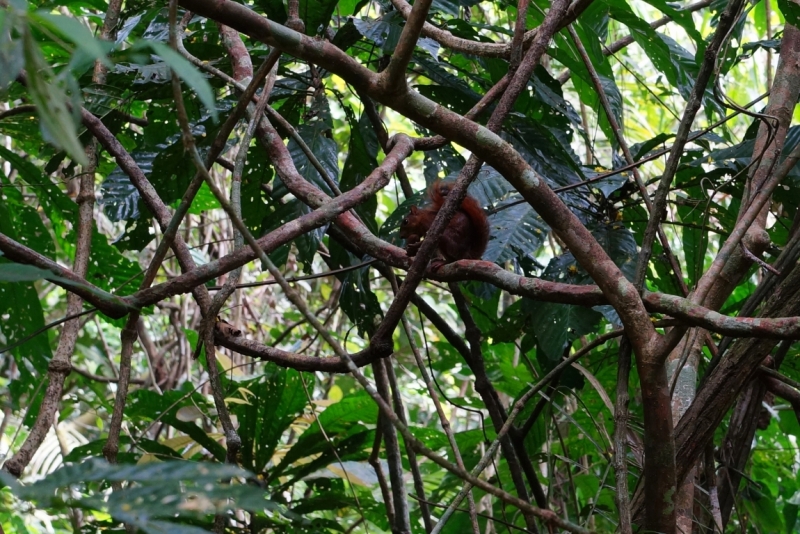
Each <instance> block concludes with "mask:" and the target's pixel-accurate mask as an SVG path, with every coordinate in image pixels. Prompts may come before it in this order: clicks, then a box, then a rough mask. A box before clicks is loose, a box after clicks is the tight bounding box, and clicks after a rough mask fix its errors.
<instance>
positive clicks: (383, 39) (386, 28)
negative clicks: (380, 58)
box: [352, 11, 403, 54]
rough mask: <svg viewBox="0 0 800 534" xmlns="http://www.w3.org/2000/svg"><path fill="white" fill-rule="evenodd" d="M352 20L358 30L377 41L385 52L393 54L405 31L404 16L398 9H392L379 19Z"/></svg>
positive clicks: (367, 37) (370, 39) (377, 44)
mask: <svg viewBox="0 0 800 534" xmlns="http://www.w3.org/2000/svg"><path fill="white" fill-rule="evenodd" d="M352 20H353V24H354V25H355V27H356V29H357V30H358V32H359V33H360V34H361V35H363V36H364V37H365V38H366V39H368V40H369V41H372V42H373V43H375V45H376V46H378V47H379V48H380V49H381V50H382V51H383V53H384V54H391V53H392V52H393V51H394V49H395V47H396V46H397V41H398V40H399V39H400V34H401V33H402V32H403V28H402V24H403V17H401V16H400V14H399V13H397V11H390V12H389V13H387V14H386V15H384V16H383V17H381V18H379V19H358V18H354V19H352Z"/></svg>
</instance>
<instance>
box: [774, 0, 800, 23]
mask: <svg viewBox="0 0 800 534" xmlns="http://www.w3.org/2000/svg"><path fill="white" fill-rule="evenodd" d="M778 9H780V10H781V13H783V17H784V18H785V19H786V23H787V24H791V25H792V26H794V27H800V6H799V5H797V4H796V3H795V2H793V1H792V0H778Z"/></svg>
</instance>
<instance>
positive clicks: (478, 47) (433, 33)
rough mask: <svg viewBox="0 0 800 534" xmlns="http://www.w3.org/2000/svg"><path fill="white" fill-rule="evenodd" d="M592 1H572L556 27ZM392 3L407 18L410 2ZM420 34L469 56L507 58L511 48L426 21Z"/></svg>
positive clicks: (528, 35) (528, 34)
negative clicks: (454, 31)
mask: <svg viewBox="0 0 800 534" xmlns="http://www.w3.org/2000/svg"><path fill="white" fill-rule="evenodd" d="M591 3H592V0H576V1H575V2H573V3H572V4H571V5H570V6H569V9H568V10H567V16H566V18H565V19H564V20H563V21H562V22H561V24H559V27H558V29H559V30H560V29H562V28H564V27H566V26H567V25H569V24H572V23H573V22H575V20H576V19H577V18H578V17H579V16H580V14H581V13H583V11H584V10H585V9H586V8H587V7H589V4H591ZM392 5H394V7H395V9H397V11H398V12H399V13H400V14H401V15H402V16H403V18H404V19H408V18H409V16H410V14H411V9H412V7H411V4H409V3H408V2H406V0H392ZM537 31H538V28H535V29H533V30H530V31H528V32H526V33H525V36H524V38H523V49H527V48H528V47H529V46H530V45H531V43H532V42H533V39H534V38H535V37H536V33H537ZM422 36H423V37H428V38H430V39H433V40H434V41H436V42H437V43H439V44H440V45H441V46H442V47H443V48H447V49H450V50H452V51H453V52H461V53H462V54H469V55H471V56H482V57H498V58H509V57H511V48H512V43H511V42H508V43H479V42H477V41H470V40H469V39H462V38H461V37H456V36H455V35H453V34H452V33H450V32H449V31H447V30H442V29H441V28H437V27H436V26H434V25H433V24H430V23H428V22H426V23H425V24H424V25H423V26H422Z"/></svg>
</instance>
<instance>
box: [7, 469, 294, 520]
mask: <svg viewBox="0 0 800 534" xmlns="http://www.w3.org/2000/svg"><path fill="white" fill-rule="evenodd" d="M0 476H2V481H3V483H4V484H6V485H8V486H10V487H11V490H12V491H13V492H14V493H15V494H16V495H17V496H18V497H19V498H21V499H24V500H29V501H34V502H36V503H37V504H38V505H39V506H42V507H47V508H49V509H64V510H65V509H66V508H68V507H73V508H82V509H86V510H98V511H107V512H108V513H109V514H110V515H111V516H112V517H114V518H115V519H117V520H119V521H124V522H129V523H132V524H134V525H136V526H138V527H139V528H141V529H142V530H143V531H145V532H177V533H187V534H189V533H192V534H194V533H199V532H208V531H207V530H205V529H200V528H198V527H189V526H182V525H180V524H176V523H173V522H171V521H167V520H168V519H173V518H175V517H183V518H195V519H205V518H207V514H210V513H215V512H216V513H221V512H224V511H225V510H228V509H231V508H233V507H240V508H243V509H246V510H247V509H249V510H255V511H261V510H269V511H271V512H278V513H280V512H281V510H282V508H281V507H279V506H278V505H276V504H275V503H273V502H271V501H268V500H266V499H265V494H264V492H263V491H261V490H259V489H258V488H257V487H255V486H251V485H245V484H242V483H234V484H229V483H227V481H228V480H230V479H231V478H234V479H238V480H239V481H241V480H245V479H248V478H251V477H252V475H251V474H250V473H249V472H247V471H245V470H243V469H240V468H238V467H236V466H233V465H229V464H224V463H219V464H214V463H206V462H186V461H175V460H173V461H168V462H150V463H145V464H142V465H110V464H108V463H106V462H105V461H104V460H101V459H97V458H93V459H90V460H88V461H86V462H83V463H79V464H72V465H67V466H64V467H62V468H61V469H59V470H58V471H55V472H54V473H52V474H51V475H49V476H47V477H46V478H44V479H43V480H40V481H37V482H35V483H33V484H30V485H27V486H23V485H22V484H19V483H18V482H17V481H16V480H14V479H13V478H12V477H11V476H9V475H8V474H2V475H0ZM112 482H134V484H129V485H127V486H125V487H124V488H123V489H121V490H118V491H115V492H113V494H108V495H106V494H105V493H106V492H105V491H104V489H103V485H105V484H109V483H112ZM74 487H81V488H82V489H83V491H77V492H71V491H67V492H63V491H61V490H62V489H67V488H74ZM131 503H136V506H135V511H134V509H133V507H132V506H131ZM198 503H202V505H198Z"/></svg>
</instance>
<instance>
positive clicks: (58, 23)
mask: <svg viewBox="0 0 800 534" xmlns="http://www.w3.org/2000/svg"><path fill="white" fill-rule="evenodd" d="M28 16H29V17H30V18H31V20H32V21H34V22H38V23H39V24H41V25H42V26H44V27H46V28H48V29H50V30H53V31H55V32H57V33H59V34H61V35H62V36H63V37H66V38H67V39H69V40H70V41H72V43H74V44H75V45H76V46H77V47H78V48H79V49H80V50H82V51H83V52H85V53H86V54H87V55H88V56H89V57H90V58H91V59H93V60H98V61H100V62H101V63H102V64H103V65H105V66H106V67H108V68H111V67H113V63H111V61H110V60H109V59H108V56H107V55H106V50H105V49H106V48H107V47H106V46H104V44H103V42H102V41H100V40H99V39H95V38H94V36H93V35H92V33H91V32H90V31H89V29H88V28H86V26H84V25H83V24H81V23H80V22H78V21H77V20H75V19H73V18H71V17H65V16H63V15H53V14H51V13H46V12H44V11H37V12H35V13H31V14H29V15H28Z"/></svg>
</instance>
